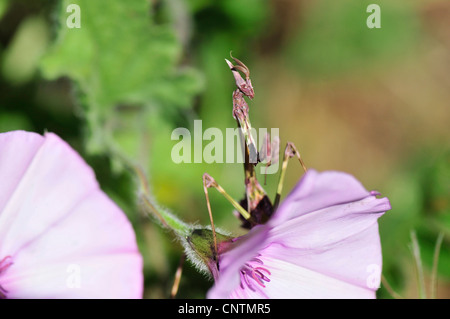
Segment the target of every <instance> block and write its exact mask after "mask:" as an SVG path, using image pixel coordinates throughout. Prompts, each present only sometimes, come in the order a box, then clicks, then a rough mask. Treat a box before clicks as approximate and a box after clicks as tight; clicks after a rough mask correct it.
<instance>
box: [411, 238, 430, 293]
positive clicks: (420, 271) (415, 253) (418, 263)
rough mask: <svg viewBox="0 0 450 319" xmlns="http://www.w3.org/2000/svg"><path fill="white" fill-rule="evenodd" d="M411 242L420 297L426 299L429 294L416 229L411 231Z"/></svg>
mask: <svg viewBox="0 0 450 319" xmlns="http://www.w3.org/2000/svg"><path fill="white" fill-rule="evenodd" d="M411 244H412V247H411V248H412V253H413V256H414V261H415V267H416V275H417V285H418V289H419V298H420V299H426V298H427V294H426V291H425V279H424V275H423V267H422V259H421V258H420V248H419V241H418V240H417V235H416V232H415V231H413V230H412V231H411Z"/></svg>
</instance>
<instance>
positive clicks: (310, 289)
mask: <svg viewBox="0 0 450 319" xmlns="http://www.w3.org/2000/svg"><path fill="white" fill-rule="evenodd" d="M263 261H264V264H265V266H267V268H268V269H270V272H271V276H270V279H271V280H270V282H269V283H267V284H266V287H265V288H263V289H262V290H263V291H264V295H265V296H266V297H267V298H271V299H287V298H290V299H293V298H296V299H312V298H320V299H355V298H358V299H367V298H369V299H372V298H374V297H375V292H374V291H372V290H369V289H365V288H363V287H359V286H355V285H352V284H350V283H348V282H346V281H342V280H339V279H337V278H334V277H331V276H327V275H326V274H322V273H320V272H317V271H314V270H311V269H308V268H305V267H302V266H299V265H296V264H292V263H289V262H286V261H283V260H279V259H278V258H271V257H265V258H263ZM238 289H239V288H238ZM250 294H251V293H250ZM261 297H263V296H259V298H261Z"/></svg>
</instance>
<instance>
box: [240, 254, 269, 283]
mask: <svg viewBox="0 0 450 319" xmlns="http://www.w3.org/2000/svg"><path fill="white" fill-rule="evenodd" d="M258 257H259V256H258ZM255 264H256V265H255ZM261 265H264V263H263V262H262V260H261V259H259V258H252V259H250V261H249V262H247V263H245V265H244V267H242V269H241V272H240V273H241V284H240V287H241V288H242V289H245V286H247V287H248V288H249V289H250V290H251V291H256V289H255V286H254V285H253V282H256V283H257V284H258V285H259V286H261V287H262V288H265V287H266V285H265V284H266V283H267V282H270V279H269V277H268V276H270V275H271V273H270V271H269V270H267V269H266V268H264V267H261ZM249 279H253V281H250V280H249Z"/></svg>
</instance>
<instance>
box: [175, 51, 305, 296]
mask: <svg viewBox="0 0 450 319" xmlns="http://www.w3.org/2000/svg"><path fill="white" fill-rule="evenodd" d="M230 56H231V58H232V59H233V61H234V63H235V64H233V63H232V62H230V61H229V60H227V59H225V61H226V62H227V64H228V66H229V68H230V70H231V71H232V74H233V76H234V79H235V81H236V86H237V89H236V90H235V91H234V92H233V95H232V96H233V113H232V114H233V118H234V119H235V120H236V122H237V126H238V128H240V129H241V132H242V134H243V136H244V140H245V145H244V152H245V157H244V175H245V178H244V183H245V198H244V199H243V200H242V201H240V202H237V201H236V200H235V199H233V198H232V197H231V196H230V195H229V194H228V193H227V192H226V191H225V190H224V189H223V187H222V186H220V184H218V183H217V182H216V181H215V179H214V178H213V177H211V176H210V175H209V174H208V173H204V174H203V190H204V193H205V197H206V206H207V209H208V214H209V219H210V223H211V231H212V236H213V245H214V246H213V254H212V255H213V258H214V259H215V262H216V263H217V267H218V258H219V254H218V244H217V234H216V231H215V226H214V220H213V215H212V210H211V203H210V200H209V194H208V189H209V188H215V189H216V190H217V191H218V192H219V193H220V194H222V195H223V196H224V197H225V198H226V199H227V200H228V201H229V202H230V203H231V205H232V206H233V207H234V208H235V209H236V210H237V212H238V213H239V214H240V215H239V216H240V218H241V220H242V227H243V228H247V229H251V228H252V227H254V226H256V225H258V224H264V223H265V222H266V221H267V220H268V219H269V218H270V216H271V215H272V214H273V213H274V212H275V211H276V209H277V208H278V205H279V202H280V198H281V193H282V190H283V184H284V179H285V175H286V170H287V165H288V161H289V159H291V158H293V157H297V159H298V160H299V162H300V164H301V166H302V168H303V170H304V171H305V172H306V171H307V168H306V165H305V163H304V161H303V159H302V157H301V155H300V152H299V151H298V150H297V148H296V147H295V145H294V144H293V143H292V142H287V143H286V147H285V149H284V155H283V162H282V166H281V173H280V177H279V181H278V187H277V191H276V195H275V199H274V201H273V203H272V201H271V200H270V199H269V197H268V196H267V194H266V192H265V191H264V189H263V187H262V186H261V184H260V183H259V182H258V180H257V177H256V172H255V166H256V165H258V163H262V162H266V166H270V165H272V164H274V163H275V162H276V161H278V152H279V139H278V137H275V139H274V141H272V143H271V142H270V136H269V135H266V136H265V138H264V142H263V145H262V147H261V150H260V151H259V152H258V151H257V148H256V143H255V141H254V138H253V137H252V135H251V128H252V127H251V123H250V119H249V107H248V104H247V102H246V101H245V99H244V96H246V97H248V98H249V99H250V100H252V99H253V98H254V96H255V92H254V89H253V86H252V83H251V80H250V70H249V69H248V67H247V66H246V65H245V64H244V63H243V62H242V61H240V60H238V59H237V58H235V57H233V56H232V55H231V53H230ZM240 72H241V73H243V74H244V76H245V79H244V78H243V77H242V75H241V74H240ZM175 282H177V280H176V281H175ZM174 291H176V289H175V290H173V292H174Z"/></svg>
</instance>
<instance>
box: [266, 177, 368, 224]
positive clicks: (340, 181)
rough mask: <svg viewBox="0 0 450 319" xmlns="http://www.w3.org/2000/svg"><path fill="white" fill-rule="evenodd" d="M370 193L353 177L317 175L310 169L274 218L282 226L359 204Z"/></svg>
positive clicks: (274, 222)
mask: <svg viewBox="0 0 450 319" xmlns="http://www.w3.org/2000/svg"><path fill="white" fill-rule="evenodd" d="M369 195H370V193H369V192H368V191H367V190H366V189H365V188H364V187H363V186H362V185H361V183H360V182H359V181H358V180H356V179H355V178H354V177H353V176H351V175H349V174H346V173H342V172H335V171H326V172H322V173H318V172H317V171H315V170H313V169H309V170H308V171H307V172H306V173H305V175H304V176H303V177H302V179H301V180H300V182H299V183H298V184H297V185H296V186H295V187H294V189H293V190H292V191H291V193H290V194H289V195H288V196H287V197H286V199H285V200H284V201H283V202H282V204H281V205H280V207H279V208H278V210H277V211H276V212H275V214H274V215H273V216H272V217H271V219H270V223H271V224H272V225H274V224H281V223H282V222H284V221H286V220H289V219H291V218H293V217H299V216H301V215H304V214H308V213H309V212H313V211H316V210H319V209H322V208H325V207H328V206H333V205H338V204H342V203H349V202H353V201H357V200H360V199H363V198H365V197H367V196H369Z"/></svg>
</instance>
